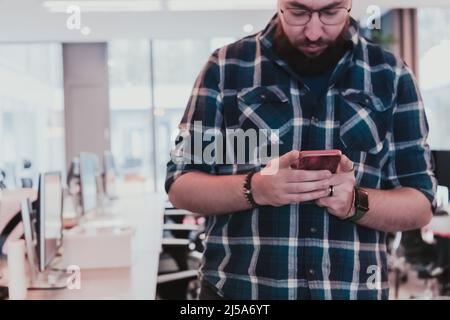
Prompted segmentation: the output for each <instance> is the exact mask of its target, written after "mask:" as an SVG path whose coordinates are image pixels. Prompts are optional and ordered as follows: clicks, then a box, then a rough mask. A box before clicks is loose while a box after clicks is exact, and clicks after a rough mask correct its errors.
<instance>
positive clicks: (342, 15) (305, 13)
mask: <svg viewBox="0 0 450 320" xmlns="http://www.w3.org/2000/svg"><path fill="white" fill-rule="evenodd" d="M351 10H352V8H350V9H347V8H345V7H335V8H330V9H322V10H307V9H298V8H286V9H285V10H283V9H280V12H281V13H282V14H283V16H284V19H285V20H286V23H287V24H290V25H292V26H304V25H306V24H308V22H309V21H311V18H312V15H313V13H314V12H317V13H318V14H319V19H320V21H321V22H322V23H323V24H325V25H336V24H341V23H342V22H344V21H345V19H347V17H348V16H349V13H350V11H351Z"/></svg>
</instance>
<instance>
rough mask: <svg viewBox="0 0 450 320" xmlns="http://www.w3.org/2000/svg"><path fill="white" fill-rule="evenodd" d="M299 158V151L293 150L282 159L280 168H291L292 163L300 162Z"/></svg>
mask: <svg viewBox="0 0 450 320" xmlns="http://www.w3.org/2000/svg"><path fill="white" fill-rule="evenodd" d="M299 156H300V155H299V151H298V150H292V151H289V152H287V153H285V154H284V155H282V156H281V157H280V164H279V165H280V168H289V167H290V166H291V164H292V163H294V162H295V161H298V158H299Z"/></svg>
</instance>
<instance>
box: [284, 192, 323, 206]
mask: <svg viewBox="0 0 450 320" xmlns="http://www.w3.org/2000/svg"><path fill="white" fill-rule="evenodd" d="M328 193H329V190H328V188H327V189H326V190H316V191H312V192H304V193H299V194H288V195H287V196H286V200H288V201H289V202H290V203H298V202H306V201H311V200H316V199H320V198H322V197H325V196H326V195H327V194H328Z"/></svg>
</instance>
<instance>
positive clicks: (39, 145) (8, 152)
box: [0, 0, 450, 191]
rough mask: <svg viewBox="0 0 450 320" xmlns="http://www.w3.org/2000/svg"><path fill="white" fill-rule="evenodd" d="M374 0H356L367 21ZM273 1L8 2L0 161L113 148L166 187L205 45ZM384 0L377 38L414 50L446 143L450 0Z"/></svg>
mask: <svg viewBox="0 0 450 320" xmlns="http://www.w3.org/2000/svg"><path fill="white" fill-rule="evenodd" d="M372 2H373V1H372ZM372 2H370V1H354V9H353V12H354V13H353V15H354V16H356V17H359V18H360V19H361V22H362V24H363V25H364V22H365V21H366V20H367V19H368V18H369V16H370V13H367V12H366V9H367V8H368V6H369V5H371V4H372ZM71 3H75V4H77V5H79V7H80V8H81V15H80V17H81V26H80V28H81V29H69V28H68V27H67V22H68V21H67V20H68V19H69V17H70V16H71V14H70V13H67V12H66V10H67V8H68V5H69V4H71ZM275 3H276V0H246V1H231V0H230V1H211V0H203V1H202V0H189V1H186V0H172V1H171V0H166V1H165V0H154V1H78V2H77V1H72V2H71V1H38V0H21V1H12V0H3V1H0V17H1V19H0V77H1V83H2V85H1V86H0V150H2V152H1V153H0V164H3V166H5V165H6V166H7V165H8V164H14V163H21V162H22V161H23V160H24V159H30V160H31V159H32V160H33V161H32V162H33V169H34V170H35V171H36V172H38V171H43V170H63V171H65V170H66V167H67V164H68V161H69V160H70V158H71V157H72V156H73V155H74V154H76V153H77V152H79V151H80V150H86V151H92V152H96V153H98V154H101V153H102V151H103V150H109V149H110V150H111V151H112V153H113V155H114V156H115V158H116V163H117V166H118V170H119V172H120V174H121V175H122V177H124V178H127V177H128V178H139V179H142V181H144V180H145V181H146V182H147V183H148V185H147V188H148V190H149V191H156V190H159V191H161V190H162V188H163V180H164V172H165V163H166V161H167V160H168V156H169V150H170V148H171V144H172V141H173V139H174V134H175V132H176V128H177V125H178V122H179V121H180V119H181V115H182V113H183V110H184V108H185V106H186V103H187V100H188V97H189V94H190V90H191V88H192V86H193V82H194V80H195V77H196V76H197V74H198V73H199V71H200V69H201V67H202V65H203V64H204V63H205V61H206V59H207V58H208V55H209V54H210V53H211V52H212V51H213V50H214V49H216V48H218V47H220V46H223V45H225V44H227V43H230V42H233V41H234V40H236V39H238V38H240V37H242V36H245V35H247V34H250V33H254V32H256V31H258V30H260V29H261V28H263V27H264V26H265V24H266V23H267V21H268V20H269V19H270V17H271V16H272V14H273V12H274V8H275ZM378 3H379V4H380V7H381V9H382V14H383V19H382V24H381V26H382V28H381V33H380V32H375V33H376V34H375V36H374V39H375V40H377V41H381V42H382V43H384V44H385V45H386V46H387V47H391V48H393V50H396V51H397V52H398V53H399V54H401V55H403V56H404V57H405V59H406V60H407V61H408V60H409V61H408V63H409V64H410V66H412V67H413V69H414V70H415V72H416V74H417V76H418V79H419V83H420V86H421V88H422V94H423V96H424V99H425V106H426V109H427V115H428V118H429V122H430V128H431V130H430V131H431V132H430V144H431V146H432V147H433V148H436V149H449V148H450V141H449V140H448V139H446V137H448V136H449V135H450V126H448V125H447V121H446V120H447V118H448V117H446V116H447V114H448V110H447V108H448V104H446V103H445V102H446V101H448V100H449V98H450V90H449V89H450V70H449V68H450V65H449V64H448V63H446V57H448V56H449V54H450V22H449V21H450V3H448V2H447V1H414V0H413V1H403V3H404V4H405V5H408V7H412V6H414V7H417V8H416V9H412V10H410V9H398V8H393V9H392V8H391V7H392V6H395V7H399V6H401V5H402V1H396V2H392V1H378ZM86 28H87V29H86ZM86 30H88V31H89V33H86ZM85 33H86V34H85ZM371 34H372V32H367V35H368V36H369V37H371V36H372V35H371ZM90 115H91V116H90ZM80 136H81V137H80ZM85 137H90V138H91V139H83V138H85ZM86 140H87V141H86Z"/></svg>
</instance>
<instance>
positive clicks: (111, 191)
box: [103, 151, 117, 199]
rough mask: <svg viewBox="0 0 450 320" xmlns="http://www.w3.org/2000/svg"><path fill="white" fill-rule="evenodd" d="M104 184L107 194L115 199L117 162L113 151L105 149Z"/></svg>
mask: <svg viewBox="0 0 450 320" xmlns="http://www.w3.org/2000/svg"><path fill="white" fill-rule="evenodd" d="M103 170H104V172H103V184H104V187H103V188H104V190H105V194H106V196H107V197H108V198H110V199H114V198H116V197H117V194H116V174H117V172H116V164H115V161H114V156H113V155H112V153H111V151H105V152H104V154H103Z"/></svg>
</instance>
